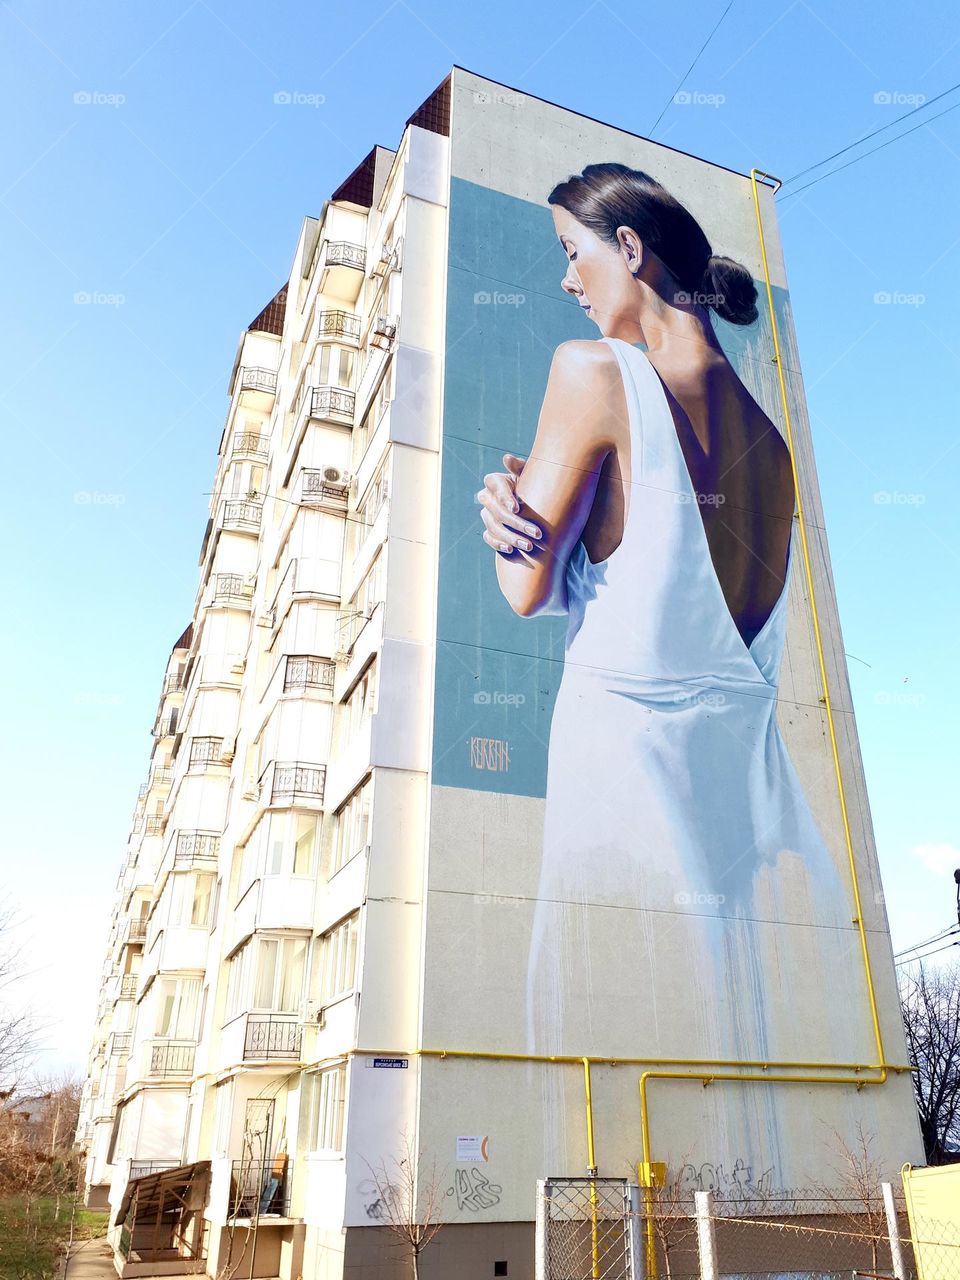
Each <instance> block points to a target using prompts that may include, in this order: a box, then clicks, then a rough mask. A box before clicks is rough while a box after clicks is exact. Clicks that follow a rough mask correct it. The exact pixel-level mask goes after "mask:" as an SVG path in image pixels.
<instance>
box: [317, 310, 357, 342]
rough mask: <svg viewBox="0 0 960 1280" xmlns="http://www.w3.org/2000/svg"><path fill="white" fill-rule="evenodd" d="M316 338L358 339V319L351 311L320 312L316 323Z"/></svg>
mask: <svg viewBox="0 0 960 1280" xmlns="http://www.w3.org/2000/svg"><path fill="white" fill-rule="evenodd" d="M317 337H318V338H359V337H360V317H359V316H355V315H354V314H353V313H352V312H351V311H321V312H320V315H319V317H318V323H317Z"/></svg>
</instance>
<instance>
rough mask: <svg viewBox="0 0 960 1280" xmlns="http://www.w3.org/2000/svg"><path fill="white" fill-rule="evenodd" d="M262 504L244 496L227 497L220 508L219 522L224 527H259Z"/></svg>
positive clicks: (245, 528)
mask: <svg viewBox="0 0 960 1280" xmlns="http://www.w3.org/2000/svg"><path fill="white" fill-rule="evenodd" d="M262 515H263V504H262V503H260V502H251V501H249V500H248V499H246V498H227V500H226V501H225V502H224V504H223V506H222V507H221V509H220V524H221V526H222V527H223V528H224V529H243V530H245V531H246V530H252V531H256V530H257V529H259V528H260V519H261V517H262Z"/></svg>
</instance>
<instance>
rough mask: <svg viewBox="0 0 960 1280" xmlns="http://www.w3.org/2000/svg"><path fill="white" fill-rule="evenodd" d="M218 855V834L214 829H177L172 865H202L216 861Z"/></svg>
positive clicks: (181, 866) (183, 866)
mask: <svg viewBox="0 0 960 1280" xmlns="http://www.w3.org/2000/svg"><path fill="white" fill-rule="evenodd" d="M219 856H220V836H219V835H218V834H217V833H216V832H214V831H178V832H177V844H176V849H175V851H174V855H173V865H174V866H175V867H178V868H180V869H181V870H183V868H185V867H193V866H202V865H206V864H209V863H211V862H216V860H217V858H218V857H219Z"/></svg>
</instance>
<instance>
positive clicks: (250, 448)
mask: <svg viewBox="0 0 960 1280" xmlns="http://www.w3.org/2000/svg"><path fill="white" fill-rule="evenodd" d="M269 453H270V445H269V439H268V437H267V436H262V435H260V433H259V432H258V431H241V432H239V433H238V434H237V435H235V436H234V437H233V450H232V454H233V457H235V458H236V457H244V458H266V457H268V456H269Z"/></svg>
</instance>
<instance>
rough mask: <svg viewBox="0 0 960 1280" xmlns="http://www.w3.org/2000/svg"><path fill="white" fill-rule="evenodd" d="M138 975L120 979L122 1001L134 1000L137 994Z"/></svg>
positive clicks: (129, 975) (133, 974) (132, 974)
mask: <svg viewBox="0 0 960 1280" xmlns="http://www.w3.org/2000/svg"><path fill="white" fill-rule="evenodd" d="M137 981H138V979H137V975H136V974H135V973H131V974H128V975H127V977H125V978H121V979H120V999H121V1000H132V999H133V998H134V996H135V995H136V994H137Z"/></svg>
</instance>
